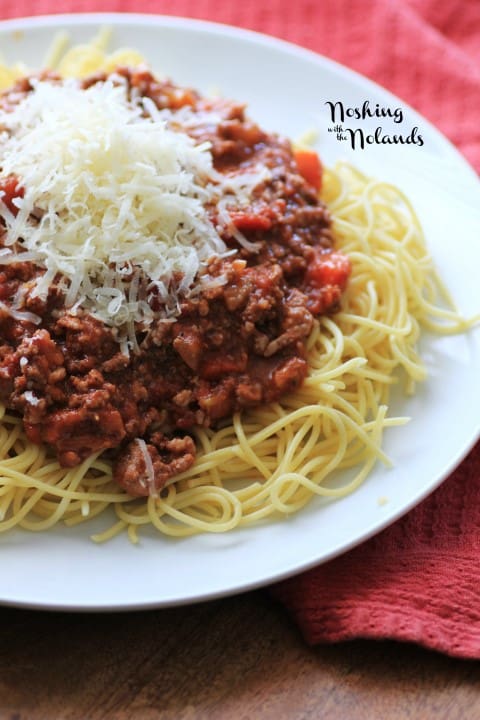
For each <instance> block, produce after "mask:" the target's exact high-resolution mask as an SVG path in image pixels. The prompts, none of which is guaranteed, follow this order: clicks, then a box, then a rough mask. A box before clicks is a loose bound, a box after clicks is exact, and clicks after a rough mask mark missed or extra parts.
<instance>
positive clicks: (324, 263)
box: [305, 250, 351, 290]
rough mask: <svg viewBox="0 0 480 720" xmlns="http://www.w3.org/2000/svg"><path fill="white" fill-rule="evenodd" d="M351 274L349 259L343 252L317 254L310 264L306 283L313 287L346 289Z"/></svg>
mask: <svg viewBox="0 0 480 720" xmlns="http://www.w3.org/2000/svg"><path fill="white" fill-rule="evenodd" d="M350 272H351V265H350V260H349V258H348V257H347V256H346V255H344V254H343V253H341V252H338V251H335V250H334V251H332V252H316V253H315V255H314V257H313V260H312V261H311V262H310V263H309V266H308V269H307V272H306V275H305V281H306V283H307V285H311V286H313V287H324V286H325V285H336V286H337V287H339V288H340V289H341V290H344V289H345V286H346V284H347V280H348V276H349V275H350Z"/></svg>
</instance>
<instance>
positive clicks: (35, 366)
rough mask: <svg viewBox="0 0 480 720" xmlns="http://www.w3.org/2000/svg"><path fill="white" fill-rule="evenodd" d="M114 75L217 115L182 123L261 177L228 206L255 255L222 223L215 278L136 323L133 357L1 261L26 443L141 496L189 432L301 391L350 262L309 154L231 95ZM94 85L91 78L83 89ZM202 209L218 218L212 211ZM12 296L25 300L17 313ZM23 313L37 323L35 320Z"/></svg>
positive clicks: (32, 269)
mask: <svg viewBox="0 0 480 720" xmlns="http://www.w3.org/2000/svg"><path fill="white" fill-rule="evenodd" d="M119 72H121V73H122V74H123V75H124V76H125V78H126V79H127V82H128V84H129V86H130V88H136V92H137V93H140V94H141V95H143V96H148V97H150V98H151V99H152V100H153V101H154V102H155V104H156V105H157V106H158V107H159V108H160V109H163V108H169V109H172V110H175V109H177V108H181V107H183V106H189V107H191V108H192V109H193V111H195V112H199V113H201V112H205V111H207V112H208V111H215V112H216V113H217V114H218V115H219V116H220V122H218V123H204V124H202V123H200V124H198V125H197V126H195V127H194V128H193V129H192V128H188V129H185V130H184V131H185V132H188V133H189V134H190V135H192V136H193V137H194V139H195V140H196V141H198V142H199V143H200V142H204V141H209V142H210V143H211V152H212V155H213V160H214V166H215V168H216V170H218V171H220V172H222V173H224V174H227V175H229V174H230V175H235V173H238V172H239V171H242V172H244V171H245V170H248V169H249V168H253V167H257V166H258V165H262V166H265V167H266V168H268V169H269V171H270V174H269V178H268V179H267V180H264V181H263V182H262V183H261V184H260V185H259V186H258V187H256V188H255V189H254V191H253V194H252V201H251V205H250V206H249V207H239V208H236V209H235V208H234V209H232V210H230V217H231V220H232V222H233V224H234V226H235V227H236V228H237V230H239V231H240V232H241V233H242V234H243V235H244V237H245V238H247V240H248V241H250V242H251V243H254V244H255V245H254V246H252V248H253V247H255V249H246V248H245V247H243V246H240V245H239V244H238V242H237V241H236V240H235V237H234V235H235V233H231V232H229V231H228V230H225V231H224V234H223V239H224V241H225V242H226V244H227V245H228V246H229V247H230V248H232V249H236V250H237V252H236V253H235V254H233V255H231V256H229V257H226V258H223V259H218V258H217V259H212V260H211V262H210V264H209V268H208V272H209V274H210V276H212V277H213V278H215V277H221V278H223V284H218V285H217V286H212V287H207V288H206V289H204V290H202V291H201V292H200V293H199V294H197V295H196V296H195V297H190V298H188V299H184V300H183V301H182V302H181V305H180V314H179V316H178V317H177V318H176V321H175V322H165V321H164V320H161V319H160V318H159V319H158V320H157V321H154V322H153V324H152V325H150V327H149V328H148V329H147V331H145V330H142V329H139V331H138V333H137V341H138V344H139V348H140V349H139V352H137V353H133V352H131V353H130V356H129V357H128V356H127V355H125V354H123V353H122V352H121V350H120V346H119V344H118V342H117V341H116V340H115V339H114V337H113V335H112V331H111V329H110V328H108V327H107V326H105V325H103V324H102V323H101V322H100V321H98V320H96V319H95V318H93V317H92V316H91V315H88V314H87V313H82V312H81V311H78V312H77V313H76V314H72V313H70V312H69V311H68V309H66V308H65V307H64V305H63V295H62V293H61V292H60V291H58V290H57V289H56V288H55V287H52V288H51V291H50V293H49V295H48V298H47V300H45V301H42V300H40V299H39V298H38V297H33V296H32V295H31V294H29V289H31V287H32V285H33V283H34V281H35V278H36V277H37V276H38V274H39V273H41V272H42V270H41V268H39V267H37V266H36V265H34V264H33V263H29V262H18V263H15V264H10V265H3V266H2V265H0V397H1V399H2V400H3V401H4V402H5V403H6V404H7V406H8V407H9V408H10V409H12V410H14V411H16V412H17V413H18V414H19V415H20V416H21V417H22V418H23V423H24V427H25V431H26V434H27V436H28V438H29V439H30V440H31V441H32V442H34V443H46V444H48V445H49V446H51V448H53V450H54V451H55V453H56V455H57V457H58V459H59V462H60V463H61V465H63V466H65V467H71V466H75V465H77V464H78V463H80V462H81V461H82V460H83V459H84V458H86V457H88V456H89V455H91V454H92V453H96V452H99V451H105V452H106V455H108V456H109V457H111V459H112V461H113V468H114V469H113V474H114V478H115V480H116V481H117V482H118V483H119V484H120V485H121V486H122V487H123V488H125V490H127V491H128V492H129V493H130V494H132V495H136V496H141V495H148V494H151V493H157V492H158V491H159V490H160V489H161V488H162V486H163V485H164V484H165V482H166V481H167V480H168V479H169V478H170V477H172V476H175V475H177V474H178V473H180V472H182V471H184V470H187V469H188V468H189V467H190V466H191V465H192V463H193V462H194V459H195V443H194V441H193V439H192V436H191V434H190V433H191V432H192V430H193V429H194V428H195V427H198V426H203V427H213V428H215V427H216V426H218V425H219V424H220V423H221V422H222V421H224V420H225V419H226V418H229V417H230V416H231V415H232V414H233V413H234V412H236V411H239V410H243V409H245V408H254V407H256V406H259V405H261V404H263V403H268V402H272V401H276V400H278V399H279V398H281V397H282V396H283V395H284V394H285V393H288V392H290V391H292V390H294V389H295V388H298V387H299V386H300V385H301V383H302V382H303V380H304V379H305V376H306V374H307V361H306V357H305V341H306V339H307V337H308V336H309V334H310V332H311V330H312V326H313V322H314V319H315V318H316V317H318V316H319V315H321V314H323V313H333V312H335V311H336V310H337V309H338V308H339V303H340V298H341V295H342V291H343V290H344V288H345V286H346V283H347V279H348V275H349V272H350V264H349V261H348V258H347V257H346V256H344V255H342V254H341V253H339V252H338V251H336V250H334V249H333V240H332V235H331V229H330V225H331V222H330V218H329V215H328V212H327V210H326V208H325V206H324V205H323V204H322V203H321V202H320V201H319V199H318V189H319V188H318V186H319V183H320V180H321V174H320V171H319V168H320V166H317V167H316V168H315V167H314V172H313V173H312V172H311V168H312V166H311V163H310V165H309V167H310V171H309V172H308V173H307V172H304V175H305V176H306V177H304V176H303V175H302V174H301V166H302V165H305V162H304V161H305V158H304V157H303V158H299V159H300V160H301V162H300V164H297V161H296V157H295V153H294V151H293V150H292V147H291V145H290V143H289V142H288V141H287V140H284V139H282V138H280V137H278V136H276V135H272V134H267V133H266V132H264V131H263V130H262V129H260V128H259V127H258V126H257V125H256V124H254V123H253V122H252V121H251V120H250V119H249V118H248V117H247V116H246V115H245V110H244V107H243V106H242V105H240V104H238V103H234V102H230V101H226V100H211V99H206V98H203V97H202V96H200V95H199V94H198V93H196V92H195V91H193V90H190V89H182V88H179V87H176V86H175V85H173V84H172V83H170V82H169V81H158V80H156V79H154V78H153V76H152V75H151V74H150V73H148V72H145V71H131V70H121V71H119ZM103 79H105V76H104V75H96V76H93V77H92V78H90V79H89V80H87V81H85V87H87V86H88V85H90V84H91V83H94V82H99V81H102V80H103ZM30 90H31V86H30V84H29V81H28V79H25V80H22V81H21V82H20V83H19V84H18V85H17V86H16V87H15V88H13V90H12V91H10V93H7V94H6V95H4V96H3V98H2V99H0V102H3V104H4V106H8V103H10V102H15V99H16V98H18V97H20V96H21V95H22V93H26V92H29V91H30ZM179 129H182V128H179ZM0 189H2V190H3V191H4V193H5V194H4V197H3V202H4V203H5V204H6V205H7V207H8V208H9V209H10V210H11V211H12V212H15V204H14V202H13V200H14V198H15V197H18V196H21V194H22V192H23V190H22V188H21V184H20V181H18V180H17V179H16V178H12V177H11V176H10V177H4V178H1V169H0ZM207 210H208V213H209V215H210V218H211V220H212V222H214V223H215V222H216V220H217V213H218V208H216V207H209V208H207ZM0 241H1V228H0ZM249 247H250V246H249ZM225 280H226V281H225ZM19 290H20V291H23V297H24V306H23V307H22V308H21V311H20V312H18V309H17V312H15V311H14V310H12V305H13V298H14V296H17V297H18V292H19ZM152 303H153V305H154V304H155V298H153V300H152ZM153 309H154V310H155V309H157V308H155V307H153ZM12 313H13V314H12ZM28 313H35V315H37V316H39V317H40V318H41V322H40V323H37V324H35V323H34V322H30V321H29V319H28ZM146 452H147V453H148V456H149V458H150V461H148V458H147V457H146V454H145V453H146ZM152 468H153V476H152Z"/></svg>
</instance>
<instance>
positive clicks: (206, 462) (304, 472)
mask: <svg viewBox="0 0 480 720" xmlns="http://www.w3.org/2000/svg"><path fill="white" fill-rule="evenodd" d="M62 42H63V41H59V45H57V47H56V49H55V50H54V51H53V53H52V55H51V57H50V59H49V63H48V64H49V65H50V66H54V65H56V67H57V69H59V70H60V71H62V72H64V73H65V74H72V75H76V74H80V75H81V74H88V73H90V72H91V71H92V70H94V69H103V68H106V69H108V63H110V62H112V57H114V56H106V55H105V50H104V48H105V44H104V43H105V40H104V38H103V39H102V36H101V37H100V39H99V40H98V39H97V41H96V44H94V45H93V46H85V47H83V48H80V49H78V48H77V49H75V48H73V49H72V50H71V51H70V52H69V53H67V54H65V55H64V54H62ZM123 57H124V58H125V57H129V58H131V60H132V61H133V60H135V57H134V56H132V55H128V54H127V55H123ZM136 57H137V59H138V60H141V58H140V57H139V56H136ZM113 62H114V64H115V65H116V64H118V62H119V61H118V57H117V58H115V59H114V60H113ZM129 62H130V60H129ZM62 63H63V65H62ZM105 63H106V65H105ZM0 72H1V74H0V82H6V84H7V85H8V84H10V83H7V81H6V80H5V79H4V78H7V77H8V73H7V70H4V69H3V68H2V69H1V71H0ZM16 72H17V70H14V71H13V74H15V73H16ZM11 79H12V77H10V81H11ZM322 198H323V200H324V202H325V203H326V204H327V206H328V208H329V210H330V213H331V215H332V217H333V219H334V223H333V231H334V235H335V239H336V247H337V248H338V249H339V250H340V251H342V252H344V253H346V254H347V255H348V257H349V258H350V262H351V266H352V272H351V277H350V280H349V284H348V287H347V290H346V292H345V294H344V296H343V299H342V309H341V311H340V312H339V313H337V314H336V315H335V317H334V319H332V318H331V317H328V316H322V317H320V319H319V320H318V321H317V322H316V323H315V326H314V329H313V331H312V332H311V334H310V336H309V338H308V341H307V354H306V356H307V360H308V375H307V378H306V379H305V381H304V382H303V384H302V385H301V387H300V388H298V389H297V390H295V391H294V392H291V393H289V394H287V395H285V396H283V397H282V398H281V400H280V401H279V402H274V403H270V404H266V405H264V406H261V407H259V408H255V409H252V410H246V411H243V412H242V413H235V414H234V416H233V418H232V420H231V422H229V423H228V424H226V425H225V426H223V427H221V429H215V430H214V429H209V428H201V427H198V428H196V429H195V439H196V444H197V458H196V462H195V464H194V465H193V466H192V467H190V468H189V469H187V470H186V471H184V472H181V473H180V474H177V475H175V476H174V477H172V478H170V479H169V480H168V481H167V483H166V485H165V488H164V489H163V491H162V492H161V493H160V496H159V497H155V496H150V497H148V499H143V498H142V499H132V497H130V496H129V495H128V494H127V493H126V492H124V491H122V490H121V489H119V488H118V485H117V484H116V483H114V481H113V479H112V466H111V463H109V462H108V461H107V460H106V459H105V458H103V457H102V456H101V454H100V453H96V454H93V455H91V456H90V457H89V458H87V459H86V460H84V461H83V462H82V463H81V464H80V465H78V466H76V467H74V468H64V467H61V466H60V464H59V463H58V462H57V461H56V460H55V459H54V458H53V457H51V456H49V454H48V451H47V449H46V448H45V446H42V445H36V444H33V443H31V442H30V441H29V440H28V439H27V438H26V436H25V434H24V432H23V430H22V424H21V421H20V419H19V418H17V417H16V416H14V415H12V414H11V413H10V412H8V411H6V410H5V409H3V410H2V423H1V426H0V449H1V457H0V531H6V530H9V529H11V528H13V527H15V526H18V527H22V528H24V529H28V530H35V531H39V530H46V529H48V528H50V527H52V526H54V525H55V524H57V523H58V522H63V523H65V524H66V525H67V526H73V525H77V524H79V523H82V522H85V521H86V520H88V519H90V518H92V517H94V516H96V515H99V514H100V513H103V512H104V511H106V510H107V509H110V510H113V511H114V513H115V515H116V520H115V521H114V522H113V524H111V525H110V527H108V529H107V530H105V532H103V533H101V534H99V535H96V536H94V538H93V539H94V540H96V541H103V540H107V539H108V538H110V537H113V536H114V535H115V534H117V533H119V532H122V531H127V533H128V536H129V537H130V539H131V540H132V541H133V542H137V541H138V529H139V528H141V527H142V526H148V527H153V528H155V529H156V530H158V531H159V532H160V533H162V534H166V535H171V536H176V537H181V536H186V535H191V534H194V533H198V532H225V531H229V530H232V529H233V528H235V527H242V526H245V525H251V524H254V523H258V522H261V521H263V520H265V519H267V518H272V517H281V516H285V515H289V514H291V513H294V512H297V511H299V510H300V509H301V508H302V507H304V506H305V505H306V504H307V503H308V502H309V501H310V500H311V499H312V498H313V497H315V496H321V497H324V498H333V497H336V498H338V497H342V496H344V495H346V494H348V493H351V492H353V491H354V490H355V489H356V488H357V487H358V486H359V485H360V484H361V483H362V482H363V481H364V480H365V478H366V477H367V476H368V474H369V473H370V471H371V470H372V468H373V466H374V465H375V463H376V462H377V461H381V462H383V463H384V464H386V465H388V464H389V459H388V458H387V457H386V456H385V454H384V452H383V451H382V447H381V445H382V435H383V431H384V430H385V429H386V428H388V427H393V426H398V425H401V424H403V423H404V422H406V421H407V419H406V418H401V417H388V404H389V397H390V392H391V388H392V386H393V385H394V384H395V383H398V382H399V381H400V380H403V381H404V385H405V390H406V392H407V393H413V392H414V391H415V384H416V383H417V382H419V381H422V380H424V379H425V376H426V373H425V368H424V366H423V364H422V361H421V359H420V357H419V355H418V352H417V349H416V347H417V341H418V339H419V336H420V332H421V328H422V327H425V328H427V329H429V330H433V331H435V332H441V333H443V332H445V333H453V332H462V331H464V330H466V329H467V328H468V327H469V326H470V325H471V321H467V320H465V319H463V318H462V317H460V316H459V315H458V313H457V311H456V310H455V308H454V306H453V303H452V302H451V299H450V298H449V297H448V294H447V293H446V291H445V289H444V287H443V286H442V284H441V282H440V281H439V279H438V277H437V275H436V273H435V270H434V267H433V263H432V260H431V257H430V255H429V253H428V251H427V249H426V246H425V242H424V238H423V234H422V230H421V228H420V225H419V222H418V220H417V218H416V216H415V213H414V211H413V209H412V207H411V206H410V203H409V202H408V200H407V199H406V198H405V197H404V196H403V195H402V193H401V192H400V191H399V190H398V189H396V188H394V187H392V186H390V185H388V184H386V183H381V182H377V181H374V180H371V179H369V178H367V177H365V176H363V175H362V174H361V173H360V172H359V171H358V170H356V169H355V168H353V167H351V166H349V165H346V164H341V165H338V166H337V167H335V168H333V169H331V170H328V171H326V172H325V176H324V180H323V187H322ZM445 304H446V305H448V306H449V308H450V309H445V307H444V305H445ZM345 478H348V479H347V480H345Z"/></svg>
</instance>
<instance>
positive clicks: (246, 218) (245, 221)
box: [230, 212, 272, 231]
mask: <svg viewBox="0 0 480 720" xmlns="http://www.w3.org/2000/svg"><path fill="white" fill-rule="evenodd" d="M230 219H231V221H232V222H233V224H234V225H235V227H236V228H237V229H238V230H240V231H241V230H270V228H271V227H272V221H271V219H270V218H269V217H267V216H266V215H261V214H259V215H255V214H254V213H242V212H232V213H230Z"/></svg>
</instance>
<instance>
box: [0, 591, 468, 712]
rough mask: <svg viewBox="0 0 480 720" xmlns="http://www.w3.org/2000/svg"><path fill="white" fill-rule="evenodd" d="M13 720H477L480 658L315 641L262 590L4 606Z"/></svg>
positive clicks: (6, 681) (0, 653)
mask: <svg viewBox="0 0 480 720" xmlns="http://www.w3.org/2000/svg"><path fill="white" fill-rule="evenodd" d="M0 615H1V627H2V631H1V640H0V718H1V720H4V719H5V720H77V719H81V720H113V719H115V720H126V719H127V718H134V719H135V720H137V719H138V720H157V719H158V720H170V719H171V720H183V719H185V720H195V719H196V718H202V719H203V718H207V719H208V720H223V719H224V718H228V719H230V718H232V719H233V720H266V719H270V718H271V719H272V720H285V719H288V720H291V719H294V720H307V718H308V719H309V720H317V719H320V720H329V719H330V718H334V719H335V720H364V719H365V720H376V718H381V719H382V720H402V719H403V718H409V719H410V720H424V719H425V720H429V719H430V718H432V720H433V718H435V720H443V719H445V720H465V719H467V720H468V719H470V718H471V719H472V720H476V719H478V718H480V663H478V662H472V661H461V660H454V659H451V658H448V657H445V656H443V655H440V654H437V653H434V652H429V651H427V650H423V649H421V648H418V647H416V646H413V645H407V644H397V643H393V642H378V643H377V642H368V641H355V642H350V643H343V644H340V645H333V646H320V647H314V648H311V647H308V646H306V645H305V643H304V642H303V640H302V639H301V637H300V635H299V633H298V631H297V629H296V627H295V626H294V625H293V623H292V622H291V621H290V619H289V617H288V615H287V614H286V612H285V611H284V609H283V608H282V607H281V606H279V605H278V604H276V603H275V602H274V601H272V600H271V598H270V597H269V595H268V593H267V592H263V591H257V592H253V593H248V594H246V595H241V596H236V597H233V598H228V599H224V600H219V601H215V602H210V603H204V604H199V605H194V606H190V607H181V608H172V609H167V610H157V611H148V612H138V613H128V614H121V613H118V614H62V613H46V612H34V611H29V610H17V609H11V608H1V609H0Z"/></svg>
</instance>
